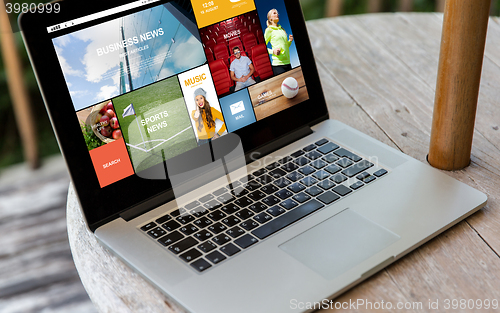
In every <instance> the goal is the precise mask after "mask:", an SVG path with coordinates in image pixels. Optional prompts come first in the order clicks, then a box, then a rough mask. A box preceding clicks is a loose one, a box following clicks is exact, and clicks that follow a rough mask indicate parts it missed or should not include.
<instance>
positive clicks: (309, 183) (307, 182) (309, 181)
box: [300, 176, 318, 187]
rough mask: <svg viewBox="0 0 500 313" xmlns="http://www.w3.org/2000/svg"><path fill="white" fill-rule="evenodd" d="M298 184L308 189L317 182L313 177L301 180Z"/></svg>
mask: <svg viewBox="0 0 500 313" xmlns="http://www.w3.org/2000/svg"><path fill="white" fill-rule="evenodd" d="M300 182H301V183H302V184H303V185H306V186H307V187H309V186H312V185H314V184H316V183H317V182H318V181H317V180H316V179H315V178H314V177H311V176H308V177H304V178H303V179H301V181H300Z"/></svg>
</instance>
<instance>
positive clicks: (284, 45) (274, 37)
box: [264, 9, 293, 75]
mask: <svg viewBox="0 0 500 313" xmlns="http://www.w3.org/2000/svg"><path fill="white" fill-rule="evenodd" d="M279 20H280V19H279V14H278V10H276V9H271V10H270V11H269V12H268V13H267V21H266V25H267V28H266V31H265V32H264V39H265V40H266V45H267V44H268V43H269V42H271V47H272V48H271V49H267V51H268V52H269V54H270V55H272V65H273V74H274V75H279V74H282V73H284V72H286V71H289V70H291V69H292V65H291V64H290V46H291V45H292V41H293V35H291V34H290V35H288V36H287V35H286V31H285V30H284V29H283V27H281V25H278V22H279Z"/></svg>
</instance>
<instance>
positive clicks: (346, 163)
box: [335, 158, 354, 168]
mask: <svg viewBox="0 0 500 313" xmlns="http://www.w3.org/2000/svg"><path fill="white" fill-rule="evenodd" d="M335 164H337V165H340V166H342V167H343V168H346V167H349V166H351V165H353V164H354V162H352V161H351V160H349V159H348V158H343V159H341V160H340V161H338V162H337V163H335Z"/></svg>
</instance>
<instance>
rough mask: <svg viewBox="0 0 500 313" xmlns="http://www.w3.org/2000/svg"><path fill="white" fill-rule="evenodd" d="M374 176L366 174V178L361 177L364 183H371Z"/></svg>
mask: <svg viewBox="0 0 500 313" xmlns="http://www.w3.org/2000/svg"><path fill="white" fill-rule="evenodd" d="M375 179H376V178H375V176H368V177H367V178H365V179H363V182H364V183H365V184H368V183H371V182H372V181H374V180H375Z"/></svg>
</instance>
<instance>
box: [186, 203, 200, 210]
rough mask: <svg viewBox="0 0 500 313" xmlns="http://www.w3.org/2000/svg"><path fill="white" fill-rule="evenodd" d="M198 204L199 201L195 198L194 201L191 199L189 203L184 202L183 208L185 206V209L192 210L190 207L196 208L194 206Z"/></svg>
mask: <svg viewBox="0 0 500 313" xmlns="http://www.w3.org/2000/svg"><path fill="white" fill-rule="evenodd" d="M199 205H200V203H199V202H198V201H196V200H195V201H193V202H191V203H188V204H186V205H185V206H184V208H185V209H186V210H188V211H189V210H192V209H194V208H196V207H197V206H199Z"/></svg>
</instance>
